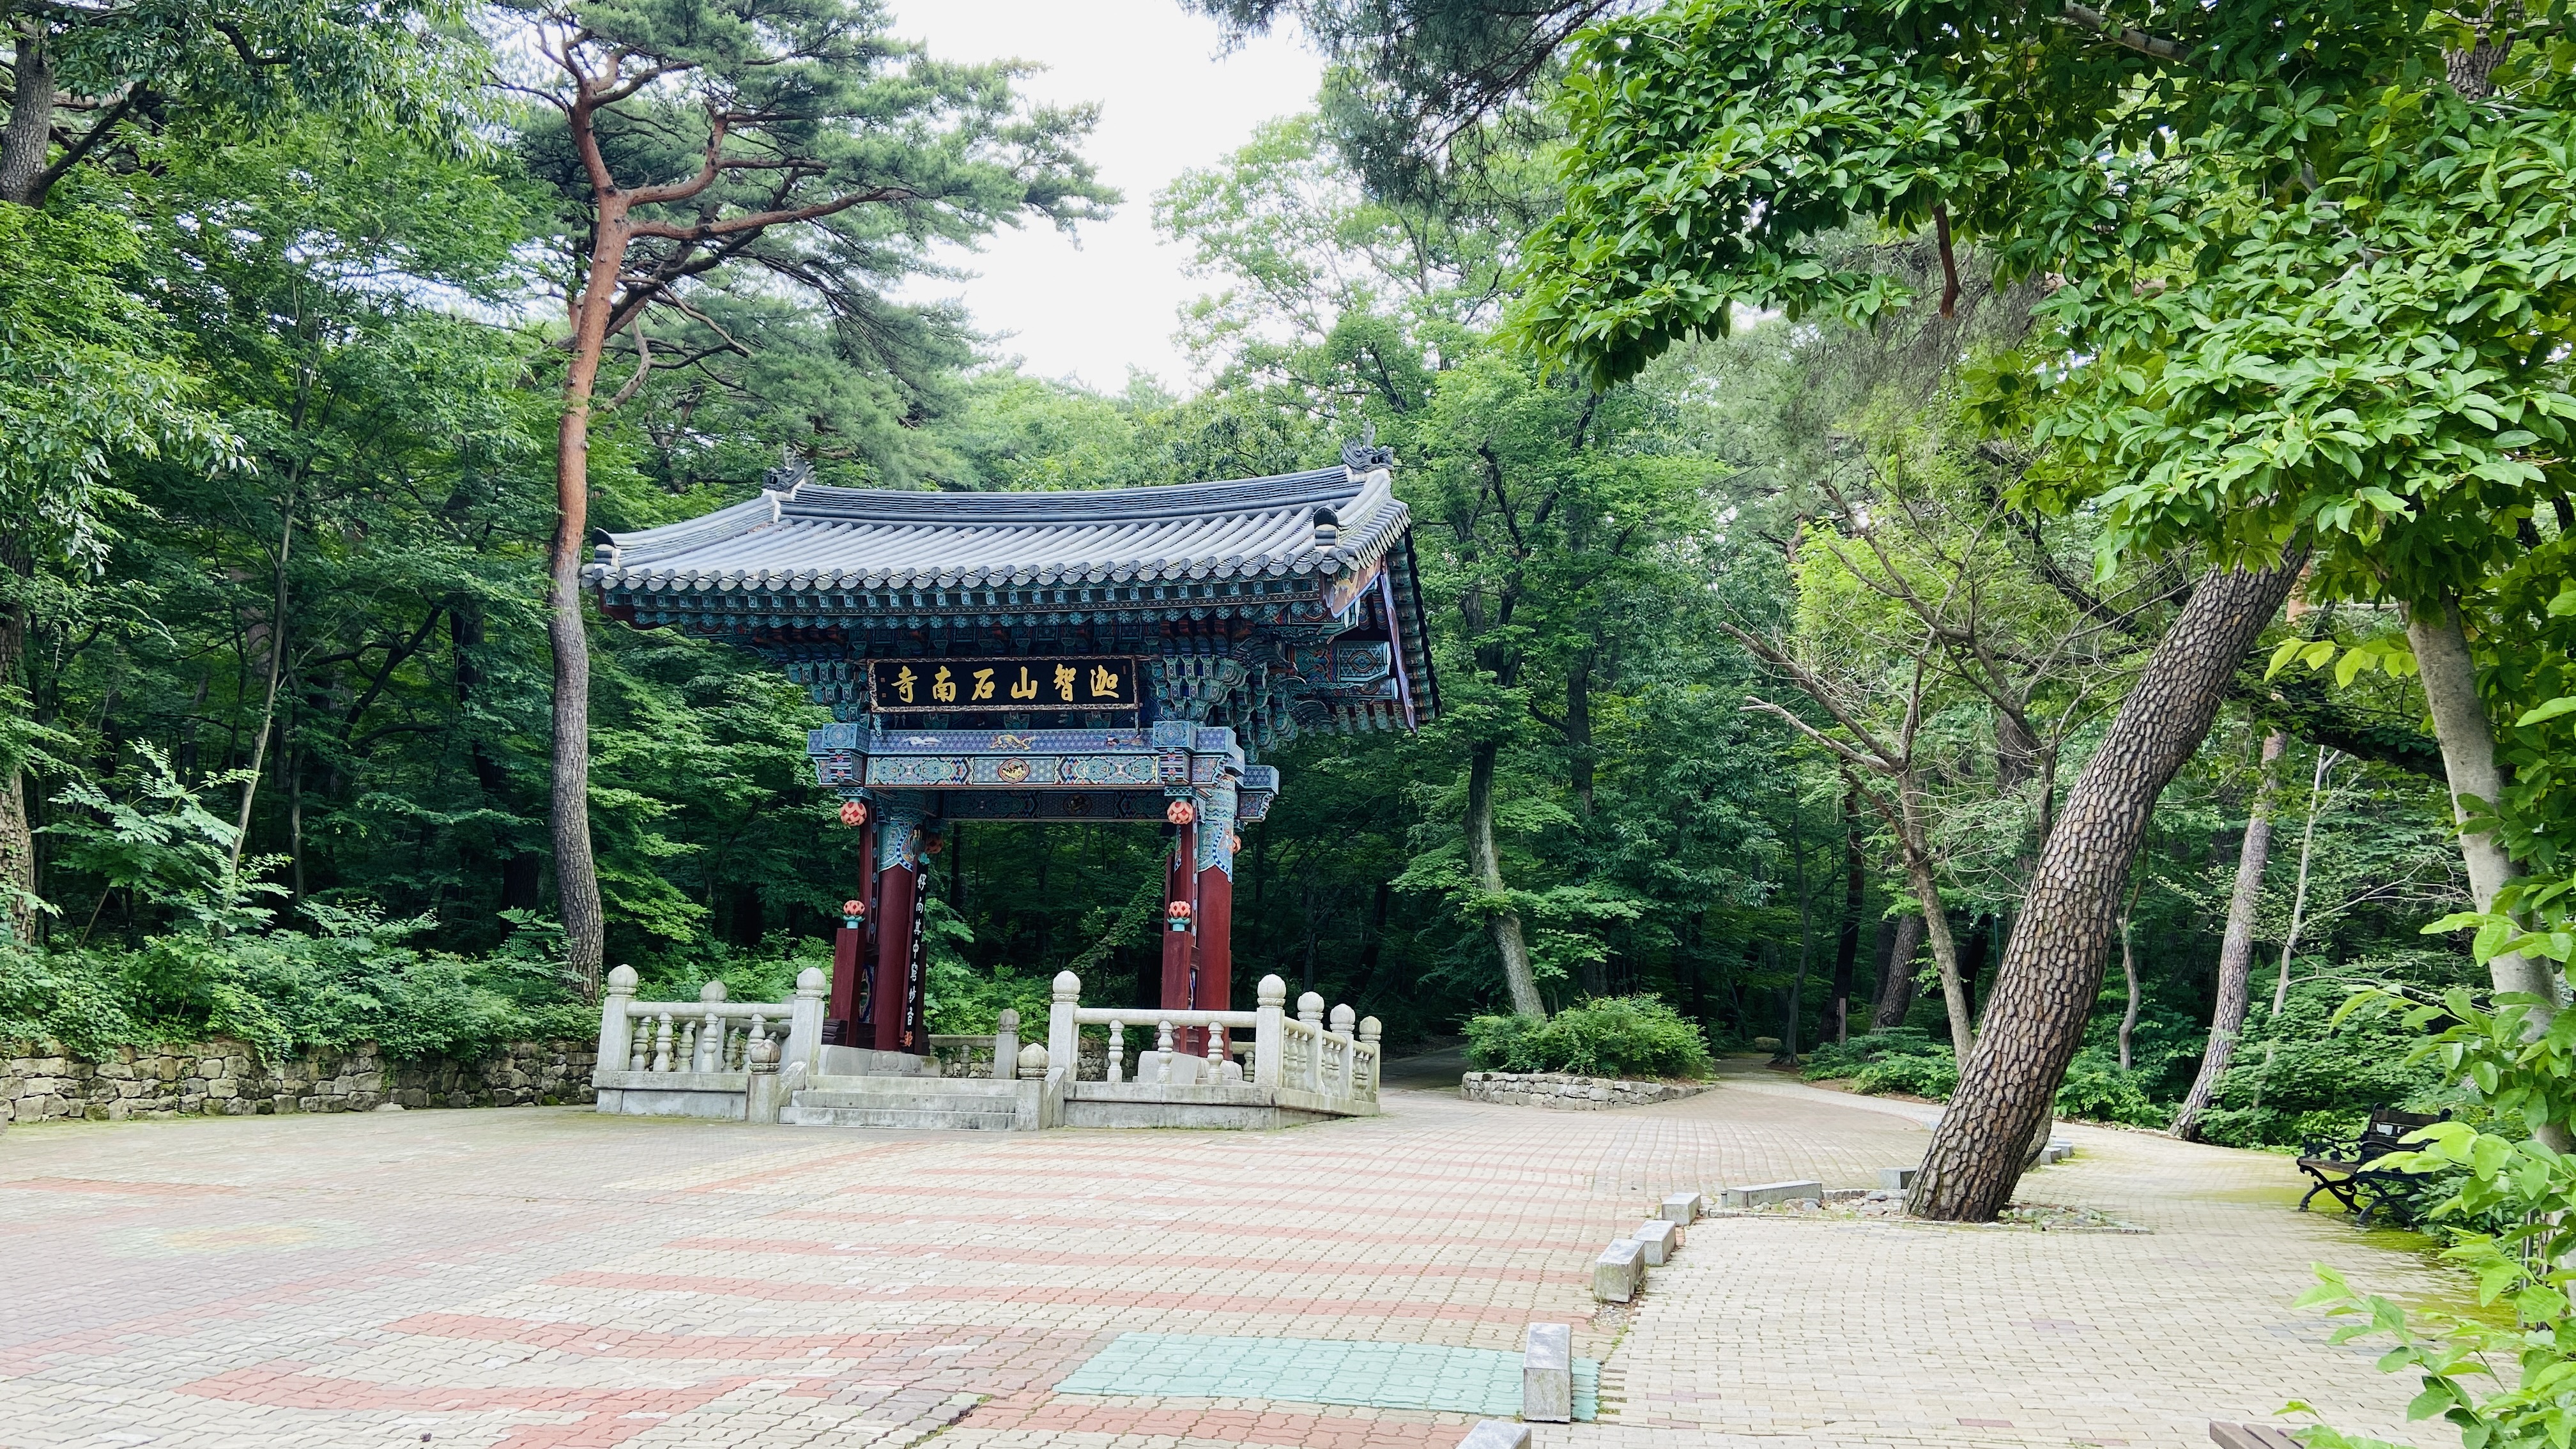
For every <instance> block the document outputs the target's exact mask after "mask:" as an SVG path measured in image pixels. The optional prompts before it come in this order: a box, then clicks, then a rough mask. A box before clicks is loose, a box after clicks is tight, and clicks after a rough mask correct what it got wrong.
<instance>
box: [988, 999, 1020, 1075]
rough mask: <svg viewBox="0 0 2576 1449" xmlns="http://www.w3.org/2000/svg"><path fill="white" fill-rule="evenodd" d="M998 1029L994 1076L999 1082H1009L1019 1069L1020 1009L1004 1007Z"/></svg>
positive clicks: (995, 1044) (994, 1053)
mask: <svg viewBox="0 0 2576 1449" xmlns="http://www.w3.org/2000/svg"><path fill="white" fill-rule="evenodd" d="M997 1028H998V1029H997V1030H995V1031H994V1033H993V1075H994V1077H995V1078H997V1079H998V1080H1001V1081H1005V1082H1007V1081H1009V1080H1011V1073H1012V1072H1014V1071H1016V1070H1018V1069H1019V1061H1020V1013H1019V1008H1017V1007H1012V1006H1005V1007H1003V1008H1002V1015H1001V1019H1000V1021H999V1022H998V1023H997Z"/></svg>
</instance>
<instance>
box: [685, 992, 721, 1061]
mask: <svg viewBox="0 0 2576 1449" xmlns="http://www.w3.org/2000/svg"><path fill="white" fill-rule="evenodd" d="M724 999H725V984H724V983H723V982H722V981H710V982H708V983H707V984H706V985H704V986H701V987H699V988H698V1004H699V1005H701V1006H703V1007H705V1008H707V1014H706V1017H705V1019H704V1020H703V1021H702V1022H700V1023H699V1029H698V1033H697V1035H696V1036H695V1037H694V1038H692V1040H693V1042H694V1043H695V1046H696V1050H694V1051H692V1052H690V1053H689V1070H690V1071H693V1072H720V1071H723V1070H724V1045H725V1022H724V1016H723V1015H722V1014H721V1013H720V1012H718V1011H717V1010H716V1008H717V1007H719V1006H721V1005H723V1004H724Z"/></svg>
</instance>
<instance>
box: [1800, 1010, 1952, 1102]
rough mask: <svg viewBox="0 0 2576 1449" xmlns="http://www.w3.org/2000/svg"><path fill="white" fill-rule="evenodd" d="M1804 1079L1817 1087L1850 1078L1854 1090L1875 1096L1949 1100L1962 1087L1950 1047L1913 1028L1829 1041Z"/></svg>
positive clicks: (1811, 1059)
mask: <svg viewBox="0 0 2576 1449" xmlns="http://www.w3.org/2000/svg"><path fill="white" fill-rule="evenodd" d="M1801 1075H1803V1076H1804V1077H1806V1079H1807V1080H1808V1081H1811V1082H1823V1081H1835V1080H1844V1079H1848V1080H1849V1081H1850V1082H1851V1084H1852V1090H1854V1091H1856V1092H1862V1093H1866V1094H1868V1095H1870V1096H1883V1095H1885V1094H1888V1093H1891V1092H1892V1093H1899V1094H1902V1095H1905V1096H1909V1097H1930V1098H1933V1099H1935V1100H1946V1099H1947V1098H1948V1097H1949V1095H1950V1093H1951V1092H1952V1091H1954V1090H1956V1089H1957V1087H1958V1085H1959V1065H1958V1061H1957V1059H1956V1058H1955V1057H1953V1056H1952V1055H1951V1052H1950V1044H1949V1043H1948V1042H1947V1041H1941V1042H1935V1041H1933V1040H1932V1038H1931V1036H1930V1035H1929V1034H1927V1033H1926V1032H1924V1031H1923V1030H1922V1029H1921V1028H1920V1027H1910V1026H1900V1027H1892V1028H1890V1029H1888V1030H1886V1031H1881V1032H1872V1033H1869V1034H1867V1035H1863V1036H1856V1037H1852V1038H1851V1039H1849V1040H1847V1041H1840V1042H1827V1043H1825V1044H1824V1045H1822V1046H1819V1047H1817V1048H1816V1049H1815V1051H1814V1052H1813V1053H1811V1054H1810V1055H1809V1056H1808V1058H1807V1066H1806V1070H1805V1071H1804V1072H1803V1073H1801Z"/></svg>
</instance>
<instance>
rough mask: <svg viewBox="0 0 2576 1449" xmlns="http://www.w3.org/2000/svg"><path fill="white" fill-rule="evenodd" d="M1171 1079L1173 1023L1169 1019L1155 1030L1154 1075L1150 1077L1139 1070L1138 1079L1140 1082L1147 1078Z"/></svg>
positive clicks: (1160, 1080)
mask: <svg viewBox="0 0 2576 1449" xmlns="http://www.w3.org/2000/svg"><path fill="white" fill-rule="evenodd" d="M1171 1079H1172V1024H1171V1023H1170V1022H1168V1021H1167V1022H1164V1023H1163V1024H1162V1025H1161V1026H1160V1027H1158V1028H1156V1029H1155V1032H1154V1075H1153V1076H1152V1077H1151V1078H1150V1079H1149V1078H1147V1077H1146V1076H1145V1075H1144V1074H1143V1073H1142V1072H1139V1073H1137V1075H1136V1080H1138V1081H1140V1082H1142V1081H1147V1080H1152V1081H1156V1082H1168V1081H1170V1080H1171Z"/></svg>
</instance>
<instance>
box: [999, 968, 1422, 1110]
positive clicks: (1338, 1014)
mask: <svg viewBox="0 0 2576 1449" xmlns="http://www.w3.org/2000/svg"><path fill="white" fill-rule="evenodd" d="M1254 996H1255V1001H1256V1003H1257V1004H1256V1005H1255V1007H1254V1009H1253V1010H1251V1011H1180V1010H1167V1009H1164V1008H1161V1007H1150V1006H1145V1007H1138V1006H1084V1005H1083V1004H1082V978H1080V977H1078V976H1076V975H1074V974H1073V973H1072V972H1070V971H1067V972H1064V973H1062V974H1060V975H1058V976H1057V977H1056V978H1055V983H1054V1001H1053V1003H1052V1004H1051V1007H1050V1010H1049V1014H1048V1020H1047V1058H1048V1060H1049V1062H1051V1063H1078V1064H1087V1062H1088V1059H1089V1058H1088V1053H1087V1050H1086V1048H1085V1043H1084V1037H1085V1032H1084V1028H1086V1027H1099V1028H1105V1029H1106V1030H1107V1033H1108V1050H1107V1051H1106V1053H1105V1054H1104V1055H1103V1056H1102V1058H1101V1062H1102V1069H1101V1073H1100V1075H1099V1076H1098V1077H1097V1078H1089V1079H1086V1078H1083V1077H1081V1076H1080V1075H1079V1074H1078V1072H1077V1071H1068V1072H1066V1079H1067V1081H1068V1082H1069V1083H1072V1084H1074V1086H1075V1087H1076V1093H1075V1095H1076V1096H1077V1097H1079V1096H1090V1097H1092V1098H1094V1099H1095V1100H1106V1099H1108V1097H1109V1096H1110V1095H1115V1096H1117V1097H1118V1098H1120V1099H1122V1100H1144V1099H1143V1098H1141V1097H1139V1096H1137V1094H1135V1093H1132V1092H1128V1093H1117V1094H1104V1093H1099V1092H1088V1091H1085V1090H1082V1089H1083V1088H1084V1087H1086V1086H1087V1085H1088V1083H1089V1082H1090V1081H1096V1082H1097V1083H1098V1084H1099V1085H1100V1086H1102V1087H1110V1088H1115V1087H1139V1088H1163V1089H1181V1088H1227V1087H1233V1088H1250V1089H1251V1090H1252V1092H1253V1093H1254V1094H1257V1096H1254V1097H1247V1098H1246V1101H1247V1102H1248V1103H1249V1102H1254V1101H1258V1102H1259V1103H1261V1104H1262V1105H1267V1106H1285V1107H1289V1108H1291V1109H1293V1110H1298V1111H1315V1112H1327V1113H1334V1114H1343V1113H1349V1112H1354V1111H1375V1110H1376V1105H1377V1095H1378V1081H1379V1066H1380V1061H1381V1058H1382V1056H1383V1049H1382V1046H1381V1044H1380V1041H1379V1032H1380V1028H1379V1025H1378V1020H1377V1018H1376V1017H1373V1016H1372V1017H1369V1018H1367V1019H1365V1020H1359V1019H1356V1013H1354V1012H1353V1011H1352V1009H1351V1008H1350V1007H1348V1006H1337V1007H1334V1008H1333V1009H1332V1012H1331V1013H1330V1015H1329V1016H1327V1014H1326V1013H1325V1010H1324V998H1322V997H1321V996H1318V995H1316V994H1315V993H1314V992H1311V991H1309V992H1307V993H1306V994H1305V995H1304V996H1303V997H1301V998H1299V1000H1298V1002H1297V1014H1296V1015H1295V1016H1290V1015H1289V1014H1288V984H1287V983H1286V982H1284V981H1282V980H1280V979H1279V978H1278V977H1276V976H1264V977H1263V978H1261V984H1260V986H1259V987H1258V988H1257V989H1256V990H1255V993H1254ZM1191 1029H1194V1030H1197V1031H1198V1032H1200V1033H1201V1035H1202V1038H1203V1040H1204V1041H1205V1042H1206V1044H1207V1045H1206V1049H1205V1053H1204V1055H1192V1054H1187V1053H1184V1052H1182V1051H1181V1050H1179V1047H1178V1038H1179V1033H1180V1032H1181V1031H1183V1030H1191ZM1131 1031H1132V1032H1133V1033H1134V1034H1135V1041H1136V1047H1135V1051H1136V1057H1135V1066H1134V1067H1133V1068H1132V1069H1130V1068H1129V1067H1128V1065H1127V1053H1128V1051H1129V1050H1130V1047H1129V1034H1130V1032H1131ZM1234 1033H1249V1034H1250V1036H1251V1038H1252V1040H1251V1043H1250V1046H1251V1053H1250V1054H1251V1057H1252V1067H1251V1072H1250V1075H1249V1080H1247V1079H1246V1074H1245V1072H1244V1069H1243V1066H1242V1064H1241V1063H1240V1062H1239V1061H1237V1060H1235V1058H1236V1057H1237V1056H1238V1055H1240V1054H1242V1052H1243V1050H1244V1043H1243V1042H1241V1041H1240V1040H1235V1039H1232V1038H1231V1037H1230V1034H1234ZM1166 1095H1168V1093H1167V1094H1166ZM1211 1104H1212V1105H1221V1104H1218V1103H1215V1102H1214V1101H1213V1099H1211Z"/></svg>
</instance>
